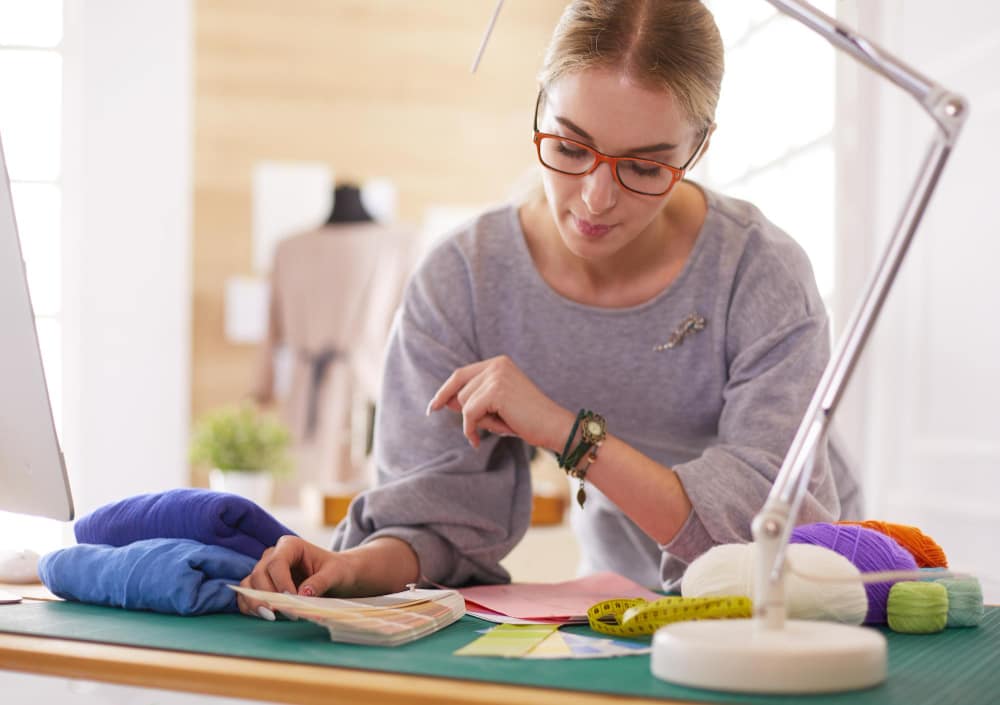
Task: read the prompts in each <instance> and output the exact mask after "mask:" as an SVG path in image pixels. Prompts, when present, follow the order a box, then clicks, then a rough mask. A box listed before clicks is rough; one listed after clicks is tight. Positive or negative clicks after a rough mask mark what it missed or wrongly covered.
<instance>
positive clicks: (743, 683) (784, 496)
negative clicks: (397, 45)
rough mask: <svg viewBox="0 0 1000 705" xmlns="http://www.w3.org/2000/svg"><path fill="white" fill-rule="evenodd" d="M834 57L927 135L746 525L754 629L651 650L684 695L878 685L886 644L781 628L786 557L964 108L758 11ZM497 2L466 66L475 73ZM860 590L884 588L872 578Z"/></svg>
mask: <svg viewBox="0 0 1000 705" xmlns="http://www.w3.org/2000/svg"><path fill="white" fill-rule="evenodd" d="M767 1H768V2H769V3H771V5H773V6H774V7H775V8H776V9H777V10H778V11H779V12H781V13H783V14H785V15H788V16H789V17H791V18H792V19H794V20H796V21H797V22H800V23H801V24H803V25H805V26H806V27H808V28H809V29H811V30H813V31H814V32H816V33H817V34H819V35H820V36H822V37H824V38H825V39H826V40H827V41H829V42H830V43H831V44H833V46H835V47H836V48H838V49H840V50H842V51H844V52H846V53H847V54H849V55H850V56H852V57H853V58H854V59H856V60H857V61H859V62H861V63H862V64H864V65H865V66H867V67H868V68H869V69H871V70H872V71H874V72H875V73H877V74H879V75H880V76H883V77H884V78H886V79H888V80H889V81H892V82H893V83H894V84H896V85H897V86H899V87H900V88H902V89H903V90H904V91H906V92H907V93H909V94H910V95H911V96H913V98H914V99H916V101H917V102H918V103H919V104H920V106H921V107H922V108H923V109H924V110H925V111H926V112H927V113H928V114H929V115H930V117H931V119H932V120H933V121H934V123H935V125H936V126H937V130H936V131H935V133H934V137H933V140H932V142H931V145H930V147H929V148H928V150H927V154H926V156H925V157H924V161H923V163H922V165H921V168H920V171H919V173H918V175H917V178H916V180H915V182H914V184H913V186H912V189H911V191H910V194H909V197H908V199H907V201H906V203H905V204H904V207H903V209H902V212H901V215H900V218H899V222H898V224H897V225H896V228H895V231H894V233H893V235H892V237H891V239H890V240H889V242H888V244H887V246H886V248H885V251H884V252H883V254H882V256H881V258H880V261H879V264H878V267H877V268H876V270H875V272H874V274H873V276H872V278H871V280H870V282H869V284H868V287H867V290H866V292H865V295H864V298H863V299H862V301H861V303H860V305H859V306H858V307H857V309H856V310H855V312H854V314H853V315H852V317H851V319H850V322H849V323H848V325H847V329H846V331H845V333H844V335H843V336H842V338H841V340H840V342H839V344H838V345H837V348H836V349H835V350H834V353H833V355H832V356H831V359H830V362H829V364H828V365H827V366H826V369H825V370H824V372H823V376H822V377H821V378H820V382H819V385H818V386H817V387H816V391H815V393H814V394H813V397H812V399H811V401H810V402H809V406H808V407H807V409H806V412H805V415H804V416H803V418H802V422H801V424H800V425H799V429H798V431H797V432H796V434H795V437H794V439H793V440H792V444H791V446H790V447H789V450H788V454H787V455H786V456H785V459H784V462H783V463H782V466H781V470H780V471H779V473H778V476H777V478H775V481H774V485H773V487H772V489H771V492H770V494H769V495H768V497H767V500H766V501H765V503H764V508H763V509H762V510H761V511H760V513H759V514H757V516H756V517H755V518H754V520H753V523H752V525H751V530H752V532H753V538H754V542H755V551H754V560H755V573H754V584H753V604H754V616H753V618H752V619H728V620H701V621H690V622H677V623H674V624H670V625H668V626H666V627H664V628H662V629H660V630H659V631H658V632H657V633H656V635H655V636H654V638H653V653H652V657H651V659H652V660H651V665H652V671H653V675H655V676H657V677H658V678H661V679H663V680H667V681H671V682H673V683H677V684H680V685H685V686H692V687H696V688H708V689H713V690H729V691H741V692H760V693H821V692H835V691H845V690H856V689H860V688H868V687H872V686H875V685H878V684H879V683H881V682H882V681H884V680H885V678H886V675H887V668H886V651H887V647H886V640H885V637H883V636H882V634H881V633H879V632H877V631H875V630H874V629H867V628H865V627H860V626H853V625H846V624H838V623H833V622H820V621H805V620H789V619H786V615H785V595H784V580H785V574H786V569H787V566H786V563H785V553H786V551H787V547H788V541H789V537H790V535H791V532H792V528H793V527H794V525H795V518H796V517H797V516H798V513H799V509H800V507H801V504H802V500H803V499H804V497H805V495H806V493H807V492H808V487H809V479H810V477H811V476H812V472H813V463H814V460H815V454H816V450H817V449H818V448H822V446H823V444H824V443H825V441H826V437H827V431H828V429H829V425H830V421H831V419H832V418H833V414H834V412H835V411H836V408H837V405H838V403H839V402H840V400H841V397H842V395H843V391H844V388H845V387H846V385H847V382H848V380H849V379H850V376H851V373H852V372H853V371H854V367H855V365H856V363H857V361H858V358H859V356H860V354H861V352H862V350H863V349H864V346H865V343H866V342H867V340H868V336H869V334H870V333H871V330H872V328H873V326H874V323H875V320H876V319H877V318H878V315H879V313H880V312H881V310H882V305H883V304H884V303H885V299H886V297H887V296H888V293H889V290H890V288H891V287H892V283H893V281H894V280H895V278H896V274H897V273H898V271H899V267H900V265H901V264H902V262H903V258H904V257H905V256H906V252H907V250H908V249H909V246H910V243H911V242H912V240H913V236H914V234H915V233H916V230H917V226H918V225H919V223H920V220H921V219H922V218H923V215H924V212H925V211H926V209H927V204H928V202H929V201H930V197H931V193H932V192H933V191H934V189H935V187H936V186H937V183H938V180H939V179H940V178H941V173H942V171H943V170H944V166H945V163H946V162H947V161H948V157H949V156H950V154H951V152H952V150H953V149H954V146H955V143H956V141H957V138H958V134H959V132H960V131H961V128H962V125H963V123H964V122H965V119H966V117H967V114H968V105H967V104H966V102H965V100H964V99H963V98H962V97H961V96H959V95H957V94H955V93H952V92H950V91H948V90H946V89H944V88H943V87H942V86H940V85H938V84H936V83H934V82H933V81H931V80H929V79H927V78H926V77H924V76H922V75H921V74H920V73H918V72H917V71H915V70H914V69H912V68H911V67H909V66H907V65H906V64H904V63H903V62H901V61H899V60H898V59H896V58H895V57H893V56H892V55H891V54H889V53H888V52H886V51H884V50H883V49H882V48H880V47H878V46H876V45H875V44H874V43H873V42H870V41H869V40H867V39H865V38H864V37H862V36H860V35H858V34H856V33H855V32H854V31H852V30H851V29H849V28H847V27H845V26H844V25H843V24H841V23H840V22H838V21H837V20H835V19H833V18H831V17H829V16H827V15H825V14H823V13H822V12H820V11H819V10H817V9H816V8H814V7H812V6H811V5H809V4H808V3H806V2H802V1H800V0H767ZM502 5H503V0H499V2H498V3H497V6H496V9H495V10H494V12H493V16H492V17H491V19H490V23H489V26H488V27H487V30H486V36H484V38H483V41H482V43H481V45H480V48H479V53H478V54H477V56H476V59H475V62H474V63H473V67H472V70H473V71H475V69H476V67H477V66H478V64H479V61H480V59H481V56H482V53H483V51H484V49H485V47H486V42H487V39H488V37H489V34H490V32H491V31H492V29H493V26H494V25H495V23H496V17H497V15H498V14H499V11H500V7H501V6H502ZM862 579H866V580H867V581H869V582H871V581H878V582H883V581H884V580H885V577H884V576H883V577H881V578H878V577H877V576H875V575H871V576H869V577H868V578H866V577H865V576H862Z"/></svg>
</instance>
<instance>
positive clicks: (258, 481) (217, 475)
mask: <svg viewBox="0 0 1000 705" xmlns="http://www.w3.org/2000/svg"><path fill="white" fill-rule="evenodd" d="M208 486H209V488H210V489H213V490H215V491H216V492H230V493H232V494H238V495H240V496H241V497H246V498H247V499H249V500H251V501H252V502H256V503H257V504H259V505H260V506H262V507H266V506H268V505H269V504H271V497H272V493H273V492H274V476H273V475H272V474H271V473H269V472H267V471H266V470H226V471H225V472H223V471H222V470H219V469H217V468H216V469H213V470H211V471H210V472H209V473H208Z"/></svg>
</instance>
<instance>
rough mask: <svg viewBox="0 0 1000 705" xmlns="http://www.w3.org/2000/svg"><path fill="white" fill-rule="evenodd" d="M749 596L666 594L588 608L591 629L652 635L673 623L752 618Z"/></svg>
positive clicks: (616, 634)
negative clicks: (650, 600) (668, 595)
mask: <svg viewBox="0 0 1000 705" xmlns="http://www.w3.org/2000/svg"><path fill="white" fill-rule="evenodd" d="M751 614H752V603H751V602H750V598H749V597H664V598H662V599H660V600H656V601H654V602H648V601H646V600H643V599H634V600H625V599H622V600H605V601H604V602H598V603H597V604H596V605H594V606H593V607H591V608H590V609H589V610H587V618H588V620H589V621H590V628H591V629H593V630H594V631H595V632H600V633H601V634H609V635H611V636H632V637H635V636H648V635H650V634H652V633H653V632H655V631H656V630H657V629H659V628H660V627H662V626H664V625H666V624H670V623H671V622H683V621H686V620H693V619H726V618H741V617H750V616H751Z"/></svg>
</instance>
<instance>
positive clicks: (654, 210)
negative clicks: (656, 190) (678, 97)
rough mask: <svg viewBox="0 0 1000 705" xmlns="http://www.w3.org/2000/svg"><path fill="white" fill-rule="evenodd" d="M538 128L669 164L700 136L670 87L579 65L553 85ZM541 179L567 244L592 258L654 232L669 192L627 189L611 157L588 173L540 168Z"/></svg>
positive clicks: (621, 154)
mask: <svg viewBox="0 0 1000 705" xmlns="http://www.w3.org/2000/svg"><path fill="white" fill-rule="evenodd" d="M538 129H539V131H541V132H547V133H550V134H554V135H559V136H561V137H568V138H570V139H574V140H577V141H579V142H584V143H586V144H588V145H590V146H591V147H593V148H594V149H596V150H598V151H599V152H603V153H604V154H608V155H612V156H616V157H625V156H633V157H640V158H643V159H652V160H655V161H658V162H663V163H665V164H671V165H675V164H684V163H685V162H686V161H687V160H688V158H689V157H690V156H691V152H693V151H694V149H695V148H696V147H697V141H698V138H699V137H700V135H697V134H696V131H695V130H694V128H693V127H692V126H691V125H690V124H689V123H688V121H687V120H686V119H685V118H684V115H683V113H682V111H681V109H680V106H679V105H678V104H677V101H675V100H674V98H673V95H672V94H671V93H669V92H667V91H663V90H651V89H648V88H644V87H642V86H639V85H638V84H636V83H635V82H633V81H632V80H630V79H629V78H628V77H626V76H625V75H623V74H622V73H621V72H620V71H617V70H614V69H603V68H602V69H587V70H585V71H578V72H575V73H572V74H569V75H567V76H564V77H562V78H560V79H559V80H557V81H555V82H554V83H553V84H551V85H550V86H548V87H547V88H546V91H545V97H544V98H543V105H542V108H541V111H540V113H539V117H538ZM542 183H543V185H544V188H545V195H546V197H547V199H548V203H549V208H550V209H551V212H552V216H553V218H554V219H555V223H556V226H557V228H558V230H559V234H560V236H561V237H562V240H563V242H564V244H565V245H566V247H568V248H569V249H570V251H572V252H573V253H574V254H576V255H577V256H579V257H582V258H584V259H588V260H600V259H603V258H605V257H609V256H611V255H614V254H615V253H618V252H620V251H622V250H623V249H624V248H625V247H627V246H628V245H629V244H630V243H632V242H633V241H635V240H636V239H637V238H638V237H639V236H640V235H641V234H643V233H646V232H648V231H651V230H652V229H651V228H650V225H651V224H652V223H653V222H654V220H655V219H656V217H657V216H658V215H659V214H660V212H661V211H662V210H663V207H664V205H665V204H666V203H667V200H668V199H669V198H670V193H667V194H666V195H664V196H643V195H640V194H637V193H634V192H632V191H629V190H627V189H625V188H622V187H621V186H619V185H618V182H617V181H615V178H614V175H613V174H612V172H611V166H610V165H609V164H607V163H602V164H600V165H599V166H598V167H597V169H596V170H594V171H593V172H592V173H590V174H587V175H585V176H569V175H566V174H561V173H559V172H556V171H552V170H551V169H545V168H543V169H542ZM654 227H655V226H654Z"/></svg>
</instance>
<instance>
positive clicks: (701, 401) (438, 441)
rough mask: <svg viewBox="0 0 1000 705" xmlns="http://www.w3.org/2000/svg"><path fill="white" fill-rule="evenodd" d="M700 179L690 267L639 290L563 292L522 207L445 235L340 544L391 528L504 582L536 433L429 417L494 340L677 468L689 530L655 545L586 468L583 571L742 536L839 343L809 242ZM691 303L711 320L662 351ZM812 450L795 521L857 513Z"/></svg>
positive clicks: (444, 565)
mask: <svg viewBox="0 0 1000 705" xmlns="http://www.w3.org/2000/svg"><path fill="white" fill-rule="evenodd" d="M706 196H707V199H708V214H707V216H706V220H705V224H704V226H703V229H702V231H701V233H700V234H699V236H698V239H697V241H696V243H695V246H694V248H693V250H692V252H691V255H690V257H689V259H688V262H687V263H686V265H685V267H684V269H683V271H682V272H681V274H680V276H679V277H678V278H677V279H676V280H675V281H674V282H673V283H672V284H671V285H670V286H669V287H667V288H666V289H665V290H664V291H662V292H661V293H660V294H658V295H657V296H656V297H654V298H653V299H651V300H649V301H646V302H645V303H643V304H640V305H638V306H632V307H628V308H615V309H608V308H598V307H593V306H587V305H583V304H580V303H577V302H575V301H571V300H568V299H566V298H564V297H562V296H561V295H559V294H557V293H556V292H555V291H553V290H552V289H551V288H550V287H549V286H548V285H547V284H546V282H545V281H544V280H543V279H542V277H541V276H540V274H539V273H538V271H537V270H536V269H535V266H534V263H533V261H532V259H531V256H530V254H529V252H528V249H527V246H526V244H525V241H524V234H523V232H522V230H521V226H520V223H519V219H518V216H517V210H516V208H515V207H514V206H505V207H501V208H498V209H496V210H492V211H489V212H487V213H485V214H483V215H482V216H480V217H479V218H477V219H476V220H474V221H473V222H471V223H469V224H468V225H467V226H465V227H463V228H462V229H461V230H460V231H459V232H457V233H456V234H455V235H453V236H452V237H450V238H448V239H447V240H446V241H445V242H443V243H442V244H441V245H440V246H438V247H437V248H436V249H434V250H433V251H432V252H431V253H430V254H429V255H428V256H427V257H426V258H425V260H424V261H423V262H422V264H421V266H420V267H419V268H418V271H417V272H416V274H415V275H414V277H413V279H412V280H411V282H410V283H409V286H408V287H407V291H406V295H405V299H404V302H403V305H402V308H401V310H400V311H399V313H398V314H397V317H396V321H395V323H394V326H393V332H392V337H391V342H390V345H389V349H388V352H387V359H386V365H385V377H384V381H383V388H382V389H383V391H382V399H381V401H380V405H379V410H378V420H377V424H376V430H375V461H376V465H377V468H378V484H377V486H376V487H374V488H373V489H370V490H369V491H367V492H365V493H364V494H362V495H361V496H359V497H358V498H357V499H356V500H355V501H354V503H353V504H352V505H351V508H350V511H349V513H348V516H347V517H346V518H345V519H344V521H343V522H342V523H341V524H340V525H339V526H338V527H337V529H336V531H335V534H334V540H333V548H334V549H335V550H336V549H345V548H349V547H352V546H356V545H358V544H361V543H363V542H365V541H368V540H371V539H373V538H375V537H378V536H394V537H397V538H400V539H403V540H405V541H407V542H408V543H409V544H410V545H411V546H412V547H413V549H414V550H415V551H416V553H417V555H418V556H419V559H420V567H421V571H422V573H423V576H424V577H425V578H426V579H428V580H431V581H434V582H437V583H441V584H445V585H462V584H465V583H469V582H506V581H507V580H509V576H508V574H507V573H506V571H505V570H504V569H503V568H502V567H501V566H500V565H499V561H500V560H501V559H502V558H503V557H504V556H505V555H506V554H507V553H508V552H510V550H511V549H512V548H513V547H514V546H515V544H517V542H518V541H519V540H520V539H521V537H522V536H523V535H524V533H525V531H526V529H527V527H528V523H529V519H530V514H531V478H530V474H529V469H528V463H529V457H530V452H529V450H530V449H529V448H528V447H527V446H526V445H525V444H524V443H523V442H522V441H520V440H519V439H517V438H503V437H499V436H488V437H487V438H485V439H484V441H483V443H482V444H481V445H480V448H479V449H478V450H474V449H473V448H471V447H470V446H469V443H468V441H467V440H466V438H465V437H464V436H463V434H462V427H461V419H460V417H459V415H458V414H456V413H453V412H451V411H448V410H442V411H439V412H437V413H435V414H432V415H431V416H430V417H427V416H425V415H424V409H425V407H426V406H427V403H428V401H429V400H430V398H431V397H432V396H433V394H434V392H435V391H436V390H437V389H438V387H439V386H440V385H441V384H442V383H443V382H444V380H445V379H446V378H447V377H448V376H449V375H450V374H451V373H452V371H454V370H455V369H456V368H458V367H461V366H463V365H468V364H470V363H472V362H475V361H478V360H483V359H486V358H489V357H493V356H495V355H500V354H506V355H508V356H510V358H511V359H512V360H513V361H514V362H515V363H516V364H517V365H518V366H519V367H520V368H521V369H522V370H523V371H524V372H525V374H527V375H528V377H530V378H531V379H532V380H533V381H534V383H535V384H536V385H537V386H538V387H539V388H540V389H541V390H542V391H543V392H544V393H545V394H547V395H548V396H549V397H551V398H552V399H553V400H554V401H556V402H557V403H559V404H560V405H562V406H564V407H566V408H567V409H569V410H571V411H576V410H578V409H580V408H587V409H593V410H595V411H597V412H598V413H600V414H602V415H603V416H604V417H605V418H606V419H607V420H608V432H609V433H612V434H614V435H616V436H617V437H618V438H620V439H621V440H623V441H625V442H626V443H629V444H630V445H632V446H633V447H635V448H637V449H638V450H640V451H641V452H643V453H645V454H646V455H648V456H649V457H651V458H653V459H654V460H656V461H657V462H659V463H662V464H664V465H666V466H669V467H671V468H673V469H674V470H675V471H676V472H677V474H678V476H679V477H680V480H681V482H682V483H683V486H684V489H685V491H686V492H687V495H688V497H690V499H691V504H692V505H693V507H694V508H693V511H692V512H691V513H690V514H689V515H688V517H687V519H686V521H685V523H684V525H683V526H682V528H681V530H680V532H679V533H678V534H677V535H676V536H675V537H674V539H673V540H672V541H671V542H670V543H668V544H666V545H658V544H657V543H656V542H655V541H654V540H653V539H652V538H650V537H649V536H647V535H646V534H645V533H643V531H642V530H641V529H639V527H638V526H637V525H636V524H634V523H633V522H632V521H631V520H630V519H629V518H628V517H626V516H625V514H624V513H623V512H622V511H621V510H620V509H619V508H618V507H617V506H615V505H614V504H612V503H611V502H610V501H609V500H608V499H607V498H606V497H605V496H604V495H603V494H602V493H600V492H599V491H598V490H597V489H596V488H594V487H593V486H590V485H588V487H587V503H586V506H585V508H584V509H582V510H581V509H579V508H577V507H574V510H573V515H572V522H573V526H574V529H575V531H576V533H577V536H578V538H579V541H580V549H581V553H582V557H583V566H582V570H583V572H593V571H598V570H612V571H615V572H618V573H620V574H622V575H626V576H628V577H631V578H632V579H634V580H636V581H637V582H639V583H641V584H644V585H651V586H654V585H655V586H661V587H664V588H667V589H669V588H671V587H673V586H675V585H676V583H677V581H678V580H679V579H680V577H681V575H682V574H683V572H684V569H685V567H686V566H687V564H688V563H689V562H690V561H692V560H693V559H694V558H696V557H697V556H699V555H700V554H701V553H703V552H704V551H706V550H708V549H709V548H711V547H712V546H714V545H716V544H720V543H731V542H743V541H748V540H749V539H750V521H751V520H752V519H753V517H754V515H755V514H756V513H757V512H758V511H759V510H760V508H761V506H762V505H763V503H764V499H765V498H766V496H767V493H768V491H769V490H770V488H771V484H772V482H773V481H774V478H775V476H776V474H777V472H778V470H779V468H780V466H781V461H782V458H783V456H784V454H785V452H786V450H787V449H788V446H789V445H790V443H791V440H792V436H793V435H794V433H795V431H796V429H797V428H798V424H799V421H800V419H801V417H802V415H803V413H804V411H805V408H806V406H807V404H808V402H809V399H810V397H811V395H812V392H813V389H814V388H815V386H816V384H817V382H818V380H819V377H820V374H821V373H822V370H823V367H824V365H825V364H826V361H827V359H828V356H829V342H828V321H827V316H826V312H825V309H824V307H823V303H822V301H821V299H820V296H819V293H818V291H817V289H816V284H815V281H814V279H813V274H812V270H811V268H810V265H809V261H808V259H807V258H806V255H805V254H804V252H803V251H802V249H801V248H800V247H799V246H798V245H797V244H796V243H795V242H794V241H793V240H792V239H791V238H790V237H788V236H787V235H786V234H785V233H783V232H781V231H780V230H779V229H778V228H777V227H775V226H774V225H773V224H771V223H770V222H768V221H767V220H766V219H765V218H764V217H763V216H762V215H761V213H760V212H759V211H758V210H757V209H756V208H754V207H753V206H751V205H750V204H748V203H746V202H743V201H738V200H735V199H730V198H726V197H723V196H720V195H718V194H715V193H712V192H710V191H706ZM690 314H697V315H699V316H702V317H703V318H704V319H705V320H706V325H705V327H704V329H703V330H701V331H697V332H692V333H690V334H689V335H687V336H686V337H685V338H684V340H683V342H682V343H681V344H680V345H677V346H676V347H673V348H670V349H665V350H660V351H656V350H655V348H656V347H657V346H659V345H662V344H663V343H665V342H666V341H667V340H668V338H669V337H670V334H671V333H672V332H673V331H674V330H675V329H676V328H677V327H678V326H679V325H680V324H681V323H682V322H683V321H684V319H685V318H687V317H688V316H689V315H690ZM819 456H820V457H819V458H818V463H817V465H816V472H815V475H814V477H813V479H812V482H811V485H810V495H809V496H808V497H807V499H806V501H805V502H804V503H803V506H802V510H801V514H800V516H799V522H806V521H829V520H834V519H837V518H838V517H839V516H841V512H842V506H843V508H844V509H845V510H846V511H845V516H854V515H856V513H857V506H856V505H857V500H858V493H857V486H856V485H855V484H854V481H853V479H852V478H851V476H850V474H849V473H848V472H847V470H846V468H845V467H843V463H841V462H839V455H838V454H836V453H829V454H828V453H827V452H826V451H825V450H824V452H822V453H820V454H819ZM831 457H832V458H833V459H834V461H835V462H832V463H831V462H830V458H831ZM835 476H836V478H837V480H836V481H835V479H834V478H835ZM838 495H839V497H838Z"/></svg>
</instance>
